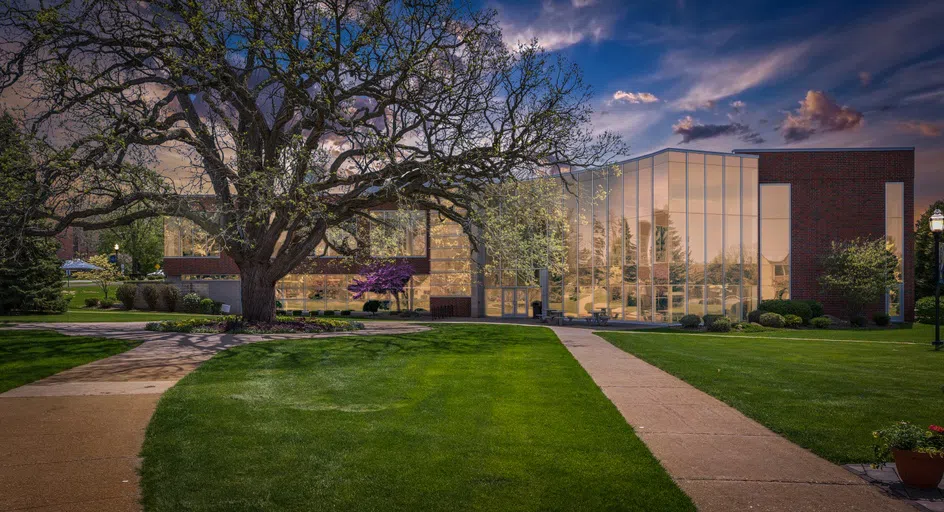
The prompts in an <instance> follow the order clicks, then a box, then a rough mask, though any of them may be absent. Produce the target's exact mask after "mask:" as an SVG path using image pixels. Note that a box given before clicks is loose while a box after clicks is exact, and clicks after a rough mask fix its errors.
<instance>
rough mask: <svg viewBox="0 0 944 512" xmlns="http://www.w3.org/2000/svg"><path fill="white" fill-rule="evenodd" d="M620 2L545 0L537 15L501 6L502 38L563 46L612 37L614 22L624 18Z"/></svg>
mask: <svg viewBox="0 0 944 512" xmlns="http://www.w3.org/2000/svg"><path fill="white" fill-rule="evenodd" d="M619 11H620V8H619V7H618V6H609V5H602V2H597V1H596V0H571V1H569V2H567V3H556V2H555V1H554V0H545V1H544V2H543V3H542V4H541V10H540V12H538V13H537V16H535V15H534V13H533V12H531V11H529V12H528V13H527V16H519V17H517V18H516V17H513V16H512V13H511V12H510V9H509V8H507V7H505V8H501V7H500V9H499V12H500V25H501V29H502V38H503V39H504V41H505V44H507V45H509V46H516V45H519V44H527V43H530V42H531V41H532V40H537V42H538V44H540V45H541V46H542V47H543V48H544V49H546V50H549V51H554V50H560V49H562V48H567V47H568V46H573V45H575V44H579V43H582V42H584V41H594V42H598V41H602V40H604V39H607V38H609V37H610V35H611V33H612V30H613V25H614V24H615V23H616V21H617V20H618V19H620V16H621V13H620V12H619Z"/></svg>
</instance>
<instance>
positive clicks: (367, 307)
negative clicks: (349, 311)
mask: <svg viewBox="0 0 944 512" xmlns="http://www.w3.org/2000/svg"><path fill="white" fill-rule="evenodd" d="M378 310H380V301H379V300H369V301H367V302H365V303H364V311H365V312H367V313H376V312H377V311H378Z"/></svg>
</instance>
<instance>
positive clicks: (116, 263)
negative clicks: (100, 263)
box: [115, 244, 118, 267]
mask: <svg viewBox="0 0 944 512" xmlns="http://www.w3.org/2000/svg"><path fill="white" fill-rule="evenodd" d="M115 266H116V267H117V266H118V244H115Z"/></svg>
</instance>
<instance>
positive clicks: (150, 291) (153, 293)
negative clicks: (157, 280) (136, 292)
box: [141, 284, 162, 311]
mask: <svg viewBox="0 0 944 512" xmlns="http://www.w3.org/2000/svg"><path fill="white" fill-rule="evenodd" d="M161 288H162V287H159V286H157V285H153V284H146V285H144V286H142V287H141V295H142V296H143V297H144V302H146V303H147V307H148V309H150V310H151V311H157V304H158V302H160V300H161Z"/></svg>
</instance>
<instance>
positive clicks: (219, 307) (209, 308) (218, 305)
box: [200, 299, 223, 315]
mask: <svg viewBox="0 0 944 512" xmlns="http://www.w3.org/2000/svg"><path fill="white" fill-rule="evenodd" d="M200 312H201V313H203V314H204V315H220V314H223V303H222V302H220V301H217V300H213V299H201V300H200Z"/></svg>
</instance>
